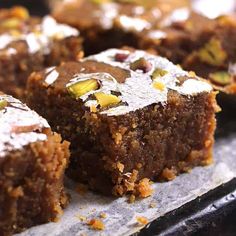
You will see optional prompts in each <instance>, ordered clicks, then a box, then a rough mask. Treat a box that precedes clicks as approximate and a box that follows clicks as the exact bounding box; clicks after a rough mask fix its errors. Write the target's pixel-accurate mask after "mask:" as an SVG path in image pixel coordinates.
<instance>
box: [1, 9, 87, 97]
mask: <svg viewBox="0 0 236 236" xmlns="http://www.w3.org/2000/svg"><path fill="white" fill-rule="evenodd" d="M78 35H79V32H78V31H77V30H76V29H74V28H71V27H69V26H66V25H62V24H58V23H57V22H56V21H55V20H54V19H53V18H52V17H50V16H45V17H44V18H42V19H40V18H36V17H30V16H29V14H28V12H27V10H26V9H24V8H22V7H13V8H11V9H1V10H0V89H1V90H2V91H4V92H5V93H7V94H12V95H14V96H16V97H18V98H22V97H23V94H24V89H25V85H26V79H27V77H28V76H29V74H30V73H31V72H32V71H37V70H41V69H43V68H45V67H47V66H54V65H57V64H59V63H60V62H63V61H67V60H72V59H76V57H77V56H78V54H79V53H80V52H81V41H82V40H81V38H79V37H78Z"/></svg>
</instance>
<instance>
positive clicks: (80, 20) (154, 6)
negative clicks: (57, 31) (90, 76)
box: [52, 0, 189, 55]
mask: <svg viewBox="0 0 236 236" xmlns="http://www.w3.org/2000/svg"><path fill="white" fill-rule="evenodd" d="M57 2H58V4H55V5H56V6H54V7H53V11H52V15H53V16H54V17H55V18H56V19H57V20H58V21H59V22H62V23H66V24H69V25H71V26H73V27H76V28H77V29H79V30H80V32H81V34H82V36H83V37H84V38H85V41H84V43H85V44H84V47H85V53H86V54H87V55H89V54H93V53H98V52H101V51H102V50H105V49H108V48H111V47H121V46H124V45H128V46H132V47H136V46H137V34H138V33H139V32H141V31H143V30H144V29H149V28H151V27H153V26H154V25H156V24H158V22H159V21H160V20H161V19H162V18H163V17H164V16H165V15H166V14H168V13H169V12H171V11H172V10H173V9H175V8H180V7H183V6H188V5H189V1H188V0H183V1H179V0H145V1H143V0H131V1H130V0H128V1H127V0H117V1H115V0H114V1H113V0H107V1H103V0H72V1H57Z"/></svg>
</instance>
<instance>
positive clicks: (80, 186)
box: [76, 183, 88, 195]
mask: <svg viewBox="0 0 236 236" xmlns="http://www.w3.org/2000/svg"><path fill="white" fill-rule="evenodd" d="M87 191H88V186H87V185H85V184H81V183H78V184H77V186H76V192H77V193H79V194H81V195H84V194H85V193H86V192H87Z"/></svg>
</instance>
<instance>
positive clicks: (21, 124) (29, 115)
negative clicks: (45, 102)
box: [0, 95, 49, 158]
mask: <svg viewBox="0 0 236 236" xmlns="http://www.w3.org/2000/svg"><path fill="white" fill-rule="evenodd" d="M2 100H5V101H7V102H8V105H7V107H5V108H4V109H2V110H0V158H1V157H4V155H6V153H7V152H10V151H13V150H19V149H21V148H23V147H24V146H26V145H28V144H29V143H34V142H36V141H45V140H47V136H46V135H45V134H43V133H40V131H41V130H42V129H43V128H49V125H48V123H47V121H46V120H45V119H43V118H42V117H40V116H39V115H38V114H37V113H36V112H34V111H32V110H30V109H29V108H28V107H27V106H26V105H24V104H22V103H21V102H20V101H19V100H17V99H15V98H13V97H11V96H7V95H0V101H2ZM19 130H21V132H19ZM22 130H24V131H22ZM36 131H38V132H36Z"/></svg>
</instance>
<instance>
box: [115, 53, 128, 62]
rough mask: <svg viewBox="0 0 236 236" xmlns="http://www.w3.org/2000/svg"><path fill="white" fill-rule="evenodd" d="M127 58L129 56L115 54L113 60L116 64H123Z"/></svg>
mask: <svg viewBox="0 0 236 236" xmlns="http://www.w3.org/2000/svg"><path fill="white" fill-rule="evenodd" d="M128 57H129V54H126V53H117V54H116V55H115V60H116V61H118V62H124V61H125V60H126V59H127V58H128Z"/></svg>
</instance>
